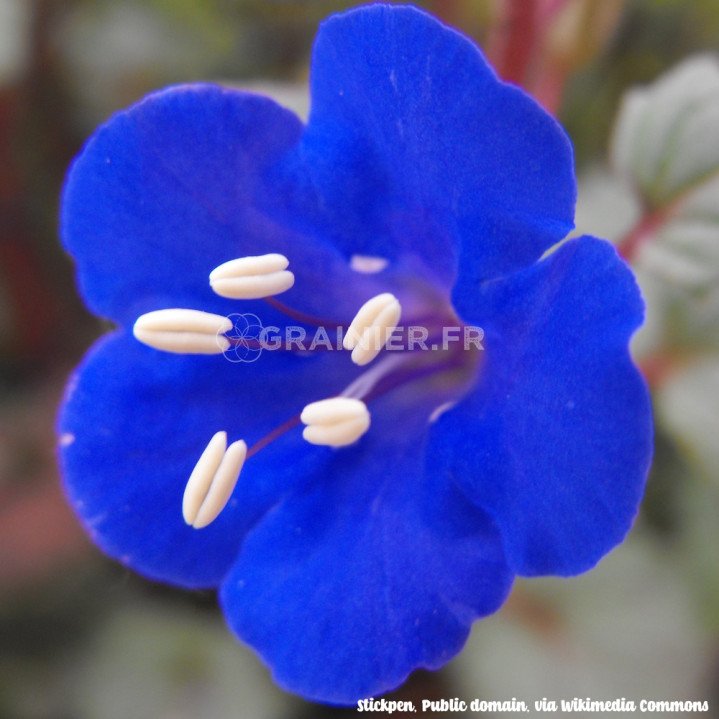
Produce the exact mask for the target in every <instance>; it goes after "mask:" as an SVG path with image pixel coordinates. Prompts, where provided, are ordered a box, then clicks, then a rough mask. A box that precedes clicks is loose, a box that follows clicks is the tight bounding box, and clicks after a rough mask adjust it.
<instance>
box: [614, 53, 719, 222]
mask: <svg viewBox="0 0 719 719" xmlns="http://www.w3.org/2000/svg"><path fill="white" fill-rule="evenodd" d="M717 127H719V63H718V62H717V59H716V58H715V57H713V56H711V55H700V56H697V57H693V58H690V59H689V60H686V61H685V62H683V63H681V64H680V65H678V66H677V67H676V68H674V69H673V70H672V71H670V72H669V73H667V74H666V75H664V76H662V77H661V78H660V79H659V80H657V81H656V82H654V83H653V84H651V85H649V86H647V87H641V88H635V89H633V90H631V91H629V92H628V93H627V94H626V95H625V97H624V100H623V102H622V107H621V110H620V114H619V119H618V122H617V125H616V129H615V134H614V142H613V147H612V162H613V164H614V166H615V167H616V168H617V170H618V171H619V172H620V173H621V174H623V175H625V176H626V177H627V178H629V180H630V181H631V183H632V185H633V186H634V187H635V190H636V191H637V193H638V194H639V196H640V197H641V199H642V200H643V202H644V203H645V204H646V205H647V206H648V207H650V208H654V209H657V208H666V207H667V206H668V205H670V204H671V203H673V202H675V201H677V200H678V199H680V198H681V197H682V195H685V194H686V193H689V192H691V191H692V190H694V189H696V188H697V187H698V186H700V185H704V184H706V183H708V182H711V181H712V180H714V179H719V137H718V136H717Z"/></svg>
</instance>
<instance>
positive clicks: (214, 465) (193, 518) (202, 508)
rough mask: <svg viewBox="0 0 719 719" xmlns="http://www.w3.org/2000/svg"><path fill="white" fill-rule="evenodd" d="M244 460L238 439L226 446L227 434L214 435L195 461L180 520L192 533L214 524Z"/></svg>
mask: <svg viewBox="0 0 719 719" xmlns="http://www.w3.org/2000/svg"><path fill="white" fill-rule="evenodd" d="M246 456H247V445H246V444H245V443H244V442H243V441H242V440H241V439H240V440H238V441H237V442H233V443H232V444H231V445H230V446H229V447H228V446H227V433H226V432H217V434H215V436H214V437H213V438H212V439H211V440H210V442H209V443H208V445H207V447H206V448H205V451H204V452H203V453H202V455H201V456H200V459H198V460H197V464H196V465H195V468H194V469H193V470H192V474H191V475H190V479H189V480H188V481H187V486H186V487H185V494H184V496H183V497H182V516H183V517H184V519H185V522H186V523H187V524H189V525H190V526H191V527H194V528H195V529H202V528H203V527H206V526H207V525H208V524H210V523H211V522H213V521H214V520H215V519H217V517H218V516H219V514H220V512H221V511H222V510H223V509H224V508H225V505H226V504H227V502H228V501H229V499H230V497H231V496H232V492H233V490H234V489H235V485H236V484H237V479H238V478H239V476H240V472H241V470H242V465H243V464H244V463H245V457H246Z"/></svg>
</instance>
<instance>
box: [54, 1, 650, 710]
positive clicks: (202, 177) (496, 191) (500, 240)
mask: <svg viewBox="0 0 719 719" xmlns="http://www.w3.org/2000/svg"><path fill="white" fill-rule="evenodd" d="M311 90H312V111H311V114H310V119H309V122H308V124H307V126H303V125H302V123H301V122H300V121H299V120H298V119H297V118H296V117H295V116H294V115H292V114H291V113H290V112H288V111H287V110H285V109H283V108H281V107H279V106H278V105H277V104H276V103H274V102H273V101H271V100H269V99H267V98H262V97H259V96H256V95H251V94H248V93H243V92H239V91H235V90H230V89H224V88H219V87H216V86H213V85H187V86H181V87H175V88H170V89H167V90H164V91H162V92H159V93H156V94H153V95H151V96H149V97H147V98H146V99H144V100H143V101H141V102H140V103H138V104H137V105H135V106H134V107H132V108H130V109H129V110H127V111H125V112H122V113H118V114H117V115H116V116H114V117H113V118H111V119H110V121H109V122H108V123H107V124H106V125H104V126H103V127H102V128H101V129H100V130H98V132H97V133H96V134H95V135H94V136H93V137H92V138H91V139H90V140H89V142H88V143H87V145H86V147H85V148H84V149H83V151H82V153H81V154H80V156H79V157H78V159H77V160H76V162H75V163H74V165H73V167H72V169H71V171H70V173H69V175H68V179H67V183H66V186H65V191H64V195H63V204H62V236H63V241H64V244H65V247H66V248H67V249H68V251H69V252H70V253H71V254H72V255H73V256H74V258H75V261H76V263H77V268H78V280H79V284H80V287H81V290H82V292H83V294H84V296H85V299H86V301H87V303H88V305H89V306H90V308H91V309H92V310H93V311H94V312H96V313H97V314H99V315H101V316H104V317H107V318H110V319H112V320H113V321H115V322H116V323H117V324H118V325H119V329H118V330H117V331H116V332H114V333H113V334H112V335H109V336H108V337H106V338H104V339H102V340H100V342H99V343H98V344H97V345H96V347H95V348H93V349H92V350H91V351H90V353H89V354H88V356H87V357H86V359H85V360H84V362H83V363H82V364H81V366H80V367H79V368H78V370H77V372H76V373H75V375H74V376H73V377H72V378H71V380H70V384H69V386H68V390H67V393H66V397H65V401H64V403H63V407H62V410H61V414H60V419H59V434H60V454H61V464H62V469H63V475H64V481H65V487H66V491H67V494H68V496H69V499H70V501H71V503H72V505H73V507H74V508H75V510H76V512H77V514H78V515H79V517H80V518H81V520H82V522H83V524H84V525H85V527H86V529H87V531H88V532H89V534H90V535H91V536H92V538H93V539H94V541H95V542H96V543H97V544H98V545H99V546H100V547H101V548H102V549H103V550H104V551H105V552H106V553H107V554H109V555H110V556H112V557H114V558H116V559H118V560H119V561H121V562H123V563H124V564H125V565H127V566H129V567H132V568H134V569H135V570H137V571H138V572H140V573H142V574H143V575H145V576H147V577H150V578H152V579H157V580H160V581H166V582H170V583H173V584H176V585H180V586H183V587H188V588H201V587H218V588H219V590H220V600H221V605H222V608H223V611H224V613H225V616H226V618H227V621H228V623H229V625H230V627H231V628H232V629H233V631H234V632H236V634H237V635H238V636H239V637H240V638H241V639H243V640H244V641H246V642H247V643H248V644H249V645H251V646H252V647H253V648H254V649H255V650H256V651H257V653H258V654H259V655H260V657H261V658H262V660H263V661H264V662H265V663H266V664H267V665H268V666H269V668H270V669H271V671H272V673H273V675H274V676H275V678H276V680H277V682H278V683H279V684H280V685H281V686H283V687H284V688H286V689H288V690H290V691H293V692H296V693H298V694H300V695H302V696H305V697H307V698H309V699H312V700H316V701H325V702H330V703H335V704H352V703H354V702H356V701H357V700H358V699H360V698H365V697H369V696H372V695H376V694H379V693H381V692H385V691H388V690H390V689H392V688H394V687H396V686H398V685H399V684H400V683H401V682H402V681H403V680H404V679H405V678H406V677H407V676H408V674H409V673H410V672H411V671H413V670H415V669H417V668H430V669H435V668H438V667H440V666H442V665H443V664H445V663H446V662H447V661H448V660H449V659H451V658H452V657H453V656H454V655H455V654H456V653H457V652H458V651H459V650H460V649H461V647H462V645H463V643H464V641H465V639H466V637H467V634H468V632H469V629H470V626H471V624H472V622H473V621H474V620H476V619H477V618H479V617H483V616H486V615H487V614H490V613H492V612H493V611H495V610H496V609H497V608H498V607H499V606H501V604H502V603H503V602H504V600H505V599H506V596H507V594H508V592H509V589H510V586H511V583H512V579H513V577H514V576H515V575H516V574H522V575H537V574H559V575H571V574H576V573H578V572H582V571H585V570H586V569H589V568H590V567H591V566H593V565H594V564H595V563H596V562H597V561H598V560H599V559H600V558H601V557H602V556H604V555H605V554H606V553H607V552H608V551H610V550H611V549H612V547H614V546H615V545H616V544H618V543H619V542H621V540H622V539H623V537H624V536H625V534H626V533H627V531H628V530H629V528H630V526H631V523H632V521H633V519H634V517H635V515H636V512H637V509H638V505H639V501H640V499H641V495H642V492H643V488H644V483H645V480H646V475H647V472H648V466H649V462H650V458H651V452H652V426H651V408H650V404H649V400H648V395H647V390H646V387H645V385H644V382H643V380H642V379H641V377H640V375H639V374H638V372H637V370H636V368H635V367H634V365H633V364H632V362H631V359H630V357H629V353H628V343H629V339H630V337H631V335H632V333H633V332H634V331H635V329H636V328H637V327H638V326H639V325H640V323H641V321H642V316H643V305H642V301H641V298H640V295H639V291H638V289H637V286H636V283H635V282H634V279H633V277H632V275H631V272H630V270H629V269H628V268H627V267H626V265H625V264H624V263H623V262H622V261H621V260H620V259H619V258H618V257H617V255H616V253H615V252H614V250H613V249H612V248H611V246H609V245H608V244H607V243H605V242H604V241H601V240H596V239H593V238H589V237H584V238H580V239H577V240H571V241H569V242H566V243H564V244H562V245H560V246H559V247H558V248H557V249H555V250H554V251H552V252H551V253H549V254H547V256H546V257H544V258H543V259H540V257H542V255H543V254H544V253H546V251H547V250H548V249H549V248H551V247H553V246H554V245H555V244H556V243H558V242H559V241H560V240H562V239H563V237H564V236H565V234H566V232H567V231H568V230H569V229H571V227H572V223H573V208H574V200H575V182H574V175H573V168H572V155H571V147H570V144H569V142H568V140H567V138H566V136H565V134H564V132H563V131H562V130H561V128H560V127H559V126H558V125H557V123H556V122H555V121H554V120H553V119H552V118H550V117H549V116H548V115H547V114H546V113H544V111H543V110H541V108H539V106H538V105H537V104H536V103H535V102H534V101H533V100H532V99H531V98H529V97H528V96H527V95H525V94H524V93H523V92H522V91H521V90H519V89H517V88H514V87H511V86H509V85H506V84H504V83H502V82H500V81H499V80H498V79H497V78H496V76H495V75H494V73H493V71H492V70H491V68H490V67H489V66H488V65H487V63H486V61H485V60H484V58H483V56H482V54H481V53H480V52H479V50H478V49H477V48H476V47H475V46H473V45H472V43H471V42H469V41H468V40H467V39H466V38H464V37H462V36H461V35H459V34H458V33H457V32H455V31H453V30H450V29H448V28H446V27H443V26H442V25H441V24H439V23H438V22H437V21H436V20H434V19H433V18H431V17H430V16H428V15H426V14H425V13H423V12H421V11H419V10H416V9H414V8H411V7H400V6H395V5H372V6H369V7H365V8H359V9H355V10H352V11H350V12H347V13H345V14H342V15H338V16H335V17H333V18H331V19H330V20H328V21H327V22H326V23H325V24H324V25H323V26H322V28H321V30H320V33H319V35H318V38H317V41H316V45H315V50H314V55H313V61H312V74H311ZM276 252H279V253H282V254H284V255H286V256H287V257H288V258H289V259H290V264H291V269H292V271H293V272H294V274H295V278H296V280H295V285H294V287H293V288H292V289H290V290H289V291H287V292H286V293H285V294H283V295H282V303H284V304H285V305H286V306H287V307H289V308H290V310H291V312H292V313H295V314H298V316H303V317H307V316H310V315H314V316H317V317H323V318H329V320H331V321H333V322H334V323H336V324H339V325H342V326H347V325H348V324H349V322H350V321H351V320H352V318H353V316H354V314H355V313H356V312H357V310H358V308H359V307H360V305H361V304H362V303H363V302H365V301H366V300H368V299H369V298H371V297H373V296H376V295H377V294H379V293H384V292H391V293H392V294H394V295H395V297H397V298H398V300H399V301H400V302H401V305H402V311H403V321H404V322H406V323H407V324H408V325H409V324H412V323H413V322H414V321H417V322H419V321H420V320H421V321H423V322H425V323H427V324H428V326H429V327H431V328H433V331H434V332H435V333H436V332H438V331H439V328H443V327H446V326H447V325H454V324H457V325H459V327H460V328H465V329H466V327H467V326H468V324H469V323H471V324H472V325H476V326H480V327H482V328H483V330H484V333H485V335H484V339H483V351H478V350H477V348H476V347H475V348H474V349H472V350H471V351H469V350H464V351H460V350H456V349H452V348H450V349H446V348H440V349H432V348H431V347H430V348H429V350H430V351H426V352H418V351H403V352H399V353H397V352H390V351H386V353H382V354H381V355H380V357H378V358H377V359H376V360H375V361H374V363H373V364H371V365H369V366H368V369H367V370H361V369H358V368H357V367H355V366H354V365H353V364H352V363H351V362H350V360H349V358H348V357H347V354H346V353H343V352H339V351H324V352H319V351H318V352H297V351H286V350H282V351H276V352H270V351H267V352H264V353H262V354H261V356H258V357H257V361H256V362H253V363H239V364H238V363H231V362H227V361H226V359H225V358H224V357H222V356H197V355H175V354H168V353H163V352H158V351H157V350H154V349H150V348H148V347H145V346H143V345H141V344H139V343H138V342H137V341H136V340H135V338H134V337H132V335H131V332H130V326H131V325H132V323H133V322H134V321H135V320H136V319H137V317H138V316H139V315H141V314H143V313H147V312H150V311H153V310H157V309H164V308H191V309H201V310H205V311H209V312H213V313H216V314H219V315H230V314H232V313H237V312H241V313H248V312H249V313H254V314H256V315H257V316H258V317H261V318H262V319H263V320H264V321H265V322H266V323H272V324H278V325H280V326H282V325H287V324H288V317H287V316H285V315H283V310H282V308H281V307H278V305H277V304H276V303H275V304H274V305H273V306H272V307H270V306H269V305H267V304H265V303H264V302H262V301H260V300H250V301H246V302H238V301H231V300H227V299H223V298H221V297H218V296H217V295H216V294H214V293H213V292H212V290H211V288H210V286H209V284H208V275H209V273H210V272H211V271H212V270H213V269H214V268H215V267H217V266H218V265H220V264H221V263H224V262H226V261H228V260H232V259H235V258H237V257H242V256H248V255H260V254H265V253H276ZM357 258H359V259H360V262H359V263H357V262H356V260H357ZM362 262H364V264H365V265H367V263H368V262H369V265H374V270H373V271H372V272H367V271H366V270H363V271H358V267H359V266H360V265H362ZM378 263H379V264H378ZM290 310H286V311H290ZM290 317H292V314H290ZM350 388H351V389H352V391H353V392H354V394H352V396H354V397H359V398H361V399H363V400H364V401H365V402H366V403H367V406H368V408H369V411H370V413H371V425H370V428H369V430H368V431H367V433H366V434H365V435H364V436H363V437H361V438H360V439H359V441H357V442H356V443H354V444H352V445H351V446H348V447H344V448H339V449H331V448H328V447H321V446H313V445H310V444H308V442H306V441H305V440H304V439H303V438H302V434H301V432H300V430H299V428H298V427H297V424H299V416H300V413H301V412H302V410H303V407H305V406H306V405H307V404H308V403H311V402H313V401H316V400H319V399H323V398H326V397H334V396H337V395H340V394H342V393H347V392H348V391H349V390H350ZM293 418H294V419H293ZM220 430H224V431H226V432H227V434H228V437H230V438H231V439H232V440H235V439H240V438H242V439H246V440H247V443H248V445H250V446H251V449H250V455H251V456H249V458H248V460H247V462H246V466H245V467H244V468H243V469H242V474H241V476H240V479H239V482H238V484H237V486H236V487H235V489H234V491H233V493H232V496H231V498H230V501H229V503H228V504H227V507H226V508H225V509H224V511H223V512H222V513H221V514H220V516H219V517H218V518H217V520H216V521H215V522H214V523H212V524H211V525H210V526H208V527H207V528H205V529H202V530H196V529H193V528H192V527H189V526H187V525H186V524H185V523H184V522H183V518H182V512H181V505H182V495H183V491H184V488H185V484H186V482H187V479H188V476H189V474H190V472H191V471H192V468H193V466H194V464H195V462H196V461H197V459H198V457H199V455H200V453H201V452H202V451H203V448H204V447H205V445H206V444H207V441H208V440H209V438H210V437H211V436H212V435H213V434H214V433H215V432H217V431H220ZM253 448H254V449H253Z"/></svg>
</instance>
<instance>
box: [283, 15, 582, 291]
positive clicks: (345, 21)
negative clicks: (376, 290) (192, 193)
mask: <svg viewBox="0 0 719 719" xmlns="http://www.w3.org/2000/svg"><path fill="white" fill-rule="evenodd" d="M311 90H312V111H311V114H310V120H309V123H308V127H307V131H306V133H305V134H304V136H303V138H302V142H301V147H300V149H299V152H298V155H297V158H296V163H297V176H298V177H299V176H300V175H301V170H302V167H301V166H304V167H305V168H306V170H305V171H306V172H307V173H308V178H307V180H306V187H305V194H304V195H300V197H301V202H302V206H304V207H318V206H319V207H322V208H324V211H325V215H324V218H323V220H324V223H325V227H326V232H327V233H328V234H329V235H330V236H331V237H332V238H333V240H334V241H335V242H336V243H337V244H338V245H340V246H341V247H343V248H344V250H345V252H346V253H348V254H350V253H361V254H369V255H379V256H384V257H386V258H388V259H390V260H397V259H399V258H401V257H402V256H403V255H405V254H408V253H409V254H418V255H420V257H421V258H422V259H423V260H424V262H425V264H426V266H427V267H429V268H431V269H432V270H433V271H434V273H435V275H436V276H437V277H438V278H440V279H441V281H443V282H445V283H447V282H451V278H452V276H453V275H454V274H455V272H456V267H457V265H458V264H459V281H460V283H462V284H463V283H471V282H474V281H475V280H477V279H478V278H488V277H494V276H497V275H500V274H504V273H506V272H508V271H510V270H513V269H516V268H517V267H521V266H525V265H527V264H530V263H531V262H533V261H534V260H536V259H537V258H538V257H539V256H540V255H541V254H542V252H543V251H544V250H546V249H547V248H548V247H550V246H551V245H553V244H554V243H555V242H557V241H558V240H560V239H561V238H563V237H564V235H565V234H566V232H567V231H568V230H569V229H570V228H571V227H572V224H573V210H574V200H575V183H574V177H573V167H572V154H571V147H570V144H569V142H568V140H567V138H566V136H565V135H564V133H563V131H562V130H561V128H560V127H559V126H558V125H557V123H556V122H555V121H554V120H553V119H552V118H551V117H550V116H549V115H547V114H546V113H545V112H544V111H543V110H542V109H541V108H540V107H539V106H538V105H537V104H536V103H535V102H534V101H533V100H532V99H531V98H530V97H528V96H527V95H526V94H524V93H523V92H522V91H521V90H519V89H517V88H515V87H512V86H509V85H506V84H504V83H501V82H500V81H499V80H498V79H497V78H496V76H495V75H494V73H493V71H492V70H491V68H490V67H489V66H488V65H487V63H486V61H485V59H484V58H483V56H482V55H481V53H480V52H479V50H478V49H477V48H476V47H475V46H474V45H473V44H472V43H471V42H469V41H468V40H467V39H466V38H464V37H462V36H461V35H460V34H458V33H457V32H455V31H453V30H450V29H448V28H446V27H444V26H442V25H441V24H440V23H438V22H437V21H436V20H434V19H433V18H432V17H430V16H429V15H426V14H425V13H423V12H421V11H419V10H417V9H415V8H412V7H392V6H389V5H372V6H370V7H365V8H361V9H358V10H352V11H349V12H347V13H345V14H343V15H338V16H334V17H332V18H330V19H329V20H328V21H326V22H325V23H324V25H323V26H322V27H321V30H320V32H319V35H318V37H317V41H316V45H315V49H314V56H313V61H312V72H311ZM298 207H299V204H298Z"/></svg>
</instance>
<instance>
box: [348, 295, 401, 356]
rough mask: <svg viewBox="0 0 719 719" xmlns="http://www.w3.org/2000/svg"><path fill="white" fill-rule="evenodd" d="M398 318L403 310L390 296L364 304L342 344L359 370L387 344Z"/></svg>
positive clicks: (378, 297) (380, 296)
mask: <svg viewBox="0 0 719 719" xmlns="http://www.w3.org/2000/svg"><path fill="white" fill-rule="evenodd" d="M401 316H402V306H401V305H400V303H399V300H398V299H397V298H396V297H395V296H394V295H392V294H390V293H389V292H385V293H383V294H381V295H377V296H376V297H373V298H372V299H371V300H368V301H367V302H365V303H364V304H363V305H362V307H360V309H359V312H358V313H357V315H356V316H355V318H354V319H353V320H352V323H351V324H350V326H349V328H348V329H347V334H346V335H345V337H344V340H343V341H342V346H343V347H344V348H345V349H346V350H352V361H353V362H354V363H355V364H356V365H359V366H360V367H361V366H363V365H366V364H369V363H370V362H371V361H372V360H373V359H374V358H375V357H376V356H377V355H378V354H379V353H380V351H381V350H382V348H383V347H384V346H385V345H386V344H387V342H388V341H389V338H390V336H391V335H392V332H393V331H394V330H395V328H396V327H397V325H398V324H399V320H400V317H401Z"/></svg>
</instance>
